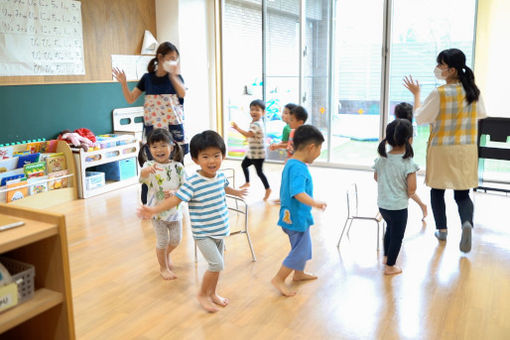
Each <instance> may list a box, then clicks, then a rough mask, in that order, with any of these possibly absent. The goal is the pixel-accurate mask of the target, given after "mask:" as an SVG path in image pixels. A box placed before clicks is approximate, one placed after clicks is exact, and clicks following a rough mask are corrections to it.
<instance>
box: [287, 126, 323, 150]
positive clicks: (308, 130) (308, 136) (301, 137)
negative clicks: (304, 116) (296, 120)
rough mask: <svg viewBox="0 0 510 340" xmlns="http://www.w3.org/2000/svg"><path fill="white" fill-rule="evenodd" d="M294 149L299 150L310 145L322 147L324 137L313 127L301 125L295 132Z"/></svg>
mask: <svg viewBox="0 0 510 340" xmlns="http://www.w3.org/2000/svg"><path fill="white" fill-rule="evenodd" d="M292 141H293V143H294V149H295V150H299V149H302V148H304V147H305V146H307V145H309V144H315V145H321V144H322V143H324V136H323V135H322V133H321V132H320V131H319V129H317V128H316V127H315V126H313V125H301V126H300V127H298V128H297V129H296V132H294V139H293V140H292Z"/></svg>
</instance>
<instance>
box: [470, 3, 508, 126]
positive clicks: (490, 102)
mask: <svg viewBox="0 0 510 340" xmlns="http://www.w3.org/2000/svg"><path fill="white" fill-rule="evenodd" d="M509 18H510V1H508V0H478V19H477V32H476V54H475V79H476V83H477V85H478V86H479V87H480V91H481V92H482V95H483V97H484V101H485V106H486V107H487V113H488V114H489V116H493V117H508V118H510V108H509V107H508V104H507V103H508V102H507V100H506V99H507V97H508V89H509V88H510V87H509V85H508V82H509V81H510V63H509V61H508V60H509V56H510V45H509V44H508V41H509V40H508V37H509V36H510V22H509Z"/></svg>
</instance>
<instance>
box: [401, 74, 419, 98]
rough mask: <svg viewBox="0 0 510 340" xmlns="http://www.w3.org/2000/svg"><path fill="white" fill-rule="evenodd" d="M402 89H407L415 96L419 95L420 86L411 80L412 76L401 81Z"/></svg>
mask: <svg viewBox="0 0 510 340" xmlns="http://www.w3.org/2000/svg"><path fill="white" fill-rule="evenodd" d="M403 82H404V84H403V85H404V87H405V88H406V89H408V90H409V91H410V92H411V93H412V94H413V95H417V94H419V93H420V84H419V83H418V81H417V80H414V79H413V76H411V75H409V76H405V77H404V79H403Z"/></svg>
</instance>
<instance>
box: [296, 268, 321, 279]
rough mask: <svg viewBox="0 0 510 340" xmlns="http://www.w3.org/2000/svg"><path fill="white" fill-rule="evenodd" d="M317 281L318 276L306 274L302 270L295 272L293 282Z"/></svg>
mask: <svg viewBox="0 0 510 340" xmlns="http://www.w3.org/2000/svg"><path fill="white" fill-rule="evenodd" d="M316 279H317V275H313V274H310V273H305V272H304V271H302V270H295V271H294V276H293V277H292V280H294V281H307V280H316Z"/></svg>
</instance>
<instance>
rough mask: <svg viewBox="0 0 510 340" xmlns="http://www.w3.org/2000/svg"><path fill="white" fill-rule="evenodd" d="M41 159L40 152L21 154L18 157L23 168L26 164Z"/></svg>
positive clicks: (19, 166) (19, 164) (19, 165)
mask: <svg viewBox="0 0 510 340" xmlns="http://www.w3.org/2000/svg"><path fill="white" fill-rule="evenodd" d="M38 161H39V153H31V154H28V155H20V156H19V157H18V166H17V167H18V168H23V167H24V166H25V164H30V163H34V162H38Z"/></svg>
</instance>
